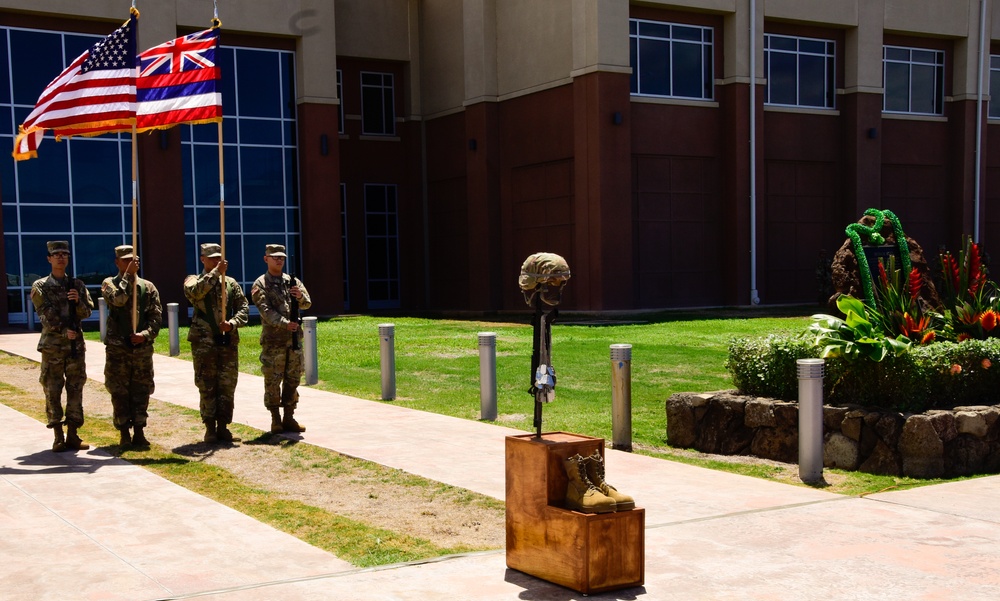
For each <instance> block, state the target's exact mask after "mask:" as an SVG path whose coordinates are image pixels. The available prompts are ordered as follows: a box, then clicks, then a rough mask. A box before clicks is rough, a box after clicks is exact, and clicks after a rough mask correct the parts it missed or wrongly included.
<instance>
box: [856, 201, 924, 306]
mask: <svg viewBox="0 0 1000 601" xmlns="http://www.w3.org/2000/svg"><path fill="white" fill-rule="evenodd" d="M865 215H870V216H872V217H874V218H875V226H874V227H870V226H867V225H864V224H862V223H852V224H851V225H849V226H847V229H846V230H845V232H846V233H847V237H848V238H850V239H851V242H853V243H854V256H855V257H856V258H857V259H858V271H860V272H861V287H862V289H863V290H864V292H865V301H866V302H867V303H868V305H869V306H871V307H874V306H875V293H874V291H873V290H872V271H871V267H870V266H869V265H868V257H866V256H865V249H864V240H863V239H862V236H863V237H864V239H865V240H867V241H868V242H870V243H872V244H882V243H884V242H885V238H883V237H882V234H880V233H879V232H880V231H881V230H882V225H883V224H884V223H885V220H886V219H888V220H889V221H890V222H891V223H892V232H893V234H895V235H896V248H898V249H899V259H900V262H901V263H902V264H903V273H904V274H905V275H906V276H909V275H910V271H911V269H912V267H911V265H910V246H909V245H908V244H907V243H906V234H904V233H903V226H902V225H900V223H899V218H898V217H896V215H895V214H894V213H893V212H892V211H890V210H888V209H886V210H884V211H882V210H879V209H868V210H867V211H865Z"/></svg>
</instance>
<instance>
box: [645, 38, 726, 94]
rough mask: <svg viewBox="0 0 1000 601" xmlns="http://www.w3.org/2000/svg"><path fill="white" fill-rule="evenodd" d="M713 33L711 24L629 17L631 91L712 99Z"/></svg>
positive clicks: (713, 69)
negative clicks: (707, 25)
mask: <svg viewBox="0 0 1000 601" xmlns="http://www.w3.org/2000/svg"><path fill="white" fill-rule="evenodd" d="M713 35H714V31H713V29H712V28H711V27H698V26H693V25H679V24H673V23H660V22H656V21H644V20H641V19H630V20H629V55H630V57H631V61H632V89H631V91H632V94H633V95H639V96H662V97H665V98H694V99H698V100H711V99H712V98H713V97H714V90H715V75H714V71H715V67H714V58H713V56H714V50H713V42H712V40H713Z"/></svg>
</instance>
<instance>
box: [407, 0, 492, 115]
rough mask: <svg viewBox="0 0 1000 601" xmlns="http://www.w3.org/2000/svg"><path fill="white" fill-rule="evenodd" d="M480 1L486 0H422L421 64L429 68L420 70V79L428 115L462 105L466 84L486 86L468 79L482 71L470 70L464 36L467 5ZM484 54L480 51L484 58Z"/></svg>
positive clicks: (423, 100) (472, 57) (479, 86)
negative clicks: (467, 63) (457, 0)
mask: <svg viewBox="0 0 1000 601" xmlns="http://www.w3.org/2000/svg"><path fill="white" fill-rule="evenodd" d="M477 3H478V4H482V0H476V1H475V2H473V1H472V0H466V1H465V2H456V1H455V0H423V2H421V8H420V54H421V58H422V61H421V64H422V65H424V66H426V67H427V68H425V69H424V70H423V71H422V72H421V73H420V83H421V89H422V90H423V94H422V108H423V111H424V112H425V115H426V116H433V115H435V114H438V113H442V112H445V111H449V110H453V109H456V108H460V107H461V106H462V103H463V101H464V100H465V90H466V88H468V87H470V86H471V87H473V88H477V87H478V88H480V89H481V88H482V87H483V83H482V82H481V81H476V80H473V81H467V77H468V76H469V75H472V76H476V75H481V72H480V71H479V70H474V71H472V73H467V70H466V51H465V44H466V43H467V40H466V39H463V32H464V21H463V20H464V18H465V17H464V16H465V8H464V7H463V5H469V4H477ZM472 25H475V23H473V24H472ZM466 37H469V36H466ZM474 37H477V36H474ZM473 51H474V49H473ZM481 55H482V53H481V52H480V61H481V60H482V58H481ZM475 59H476V57H475V56H471V57H469V58H468V60H471V61H474V60H475ZM479 79H481V77H480V78H479ZM463 81H464V85H463Z"/></svg>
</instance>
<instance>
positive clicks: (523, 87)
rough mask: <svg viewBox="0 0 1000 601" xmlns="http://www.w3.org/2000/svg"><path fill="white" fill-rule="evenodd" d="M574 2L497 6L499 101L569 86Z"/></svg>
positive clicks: (507, 1) (521, 1)
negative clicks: (537, 90) (537, 91)
mask: <svg viewBox="0 0 1000 601" xmlns="http://www.w3.org/2000/svg"><path fill="white" fill-rule="evenodd" d="M572 4H573V0H546V1H545V2H539V1H538V0H503V1H502V2H497V12H496V15H497V63H498V68H497V89H498V93H499V96H500V98H501V99H502V98H504V97H506V96H516V95H519V94H524V93H527V92H530V91H533V90H536V89H542V88H544V87H548V86H551V85H556V84H559V83H568V82H569V81H570V79H569V74H570V71H571V70H572V68H573V22H572V18H571V15H572V14H573V8H572Z"/></svg>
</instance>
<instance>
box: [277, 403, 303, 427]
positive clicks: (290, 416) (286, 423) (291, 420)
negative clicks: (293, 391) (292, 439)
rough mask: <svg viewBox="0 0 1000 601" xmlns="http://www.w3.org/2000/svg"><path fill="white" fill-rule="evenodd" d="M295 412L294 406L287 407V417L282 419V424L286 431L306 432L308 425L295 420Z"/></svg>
mask: <svg viewBox="0 0 1000 601" xmlns="http://www.w3.org/2000/svg"><path fill="white" fill-rule="evenodd" d="M294 413H295V409H294V408H292V407H285V419H283V420H281V426H282V427H283V428H284V429H285V432H305V431H306V427H305V426H303V425H302V424H300V423H299V422H297V421H295V417H294Z"/></svg>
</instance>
